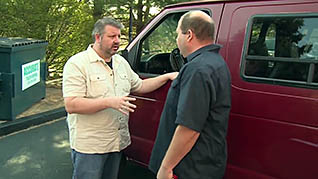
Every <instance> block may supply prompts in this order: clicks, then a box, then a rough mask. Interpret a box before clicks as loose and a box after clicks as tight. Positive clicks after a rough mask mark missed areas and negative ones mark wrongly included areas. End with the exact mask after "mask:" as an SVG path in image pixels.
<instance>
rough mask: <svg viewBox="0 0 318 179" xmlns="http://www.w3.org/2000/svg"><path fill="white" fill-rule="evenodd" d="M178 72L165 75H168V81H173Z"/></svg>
mask: <svg viewBox="0 0 318 179" xmlns="http://www.w3.org/2000/svg"><path fill="white" fill-rule="evenodd" d="M178 74H179V72H171V73H167V74H166V75H168V77H169V79H170V80H174V79H176V78H177V76H178Z"/></svg>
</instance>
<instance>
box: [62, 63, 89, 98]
mask: <svg viewBox="0 0 318 179" xmlns="http://www.w3.org/2000/svg"><path fill="white" fill-rule="evenodd" d="M85 84H86V77H85V76H84V74H83V72H82V70H81V69H80V67H79V65H78V64H77V63H74V60H72V59H70V60H69V61H68V62H67V63H66V64H65V66H64V69H63V97H74V96H76V97H84V96H86V85H85Z"/></svg>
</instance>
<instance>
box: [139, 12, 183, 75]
mask: <svg viewBox="0 0 318 179" xmlns="http://www.w3.org/2000/svg"><path fill="white" fill-rule="evenodd" d="M183 14H184V12H182V13H174V14H169V15H167V17H166V18H165V19H164V20H163V21H162V22H161V23H160V24H159V26H157V27H156V28H155V29H154V30H153V31H152V32H151V33H150V34H149V35H147V36H146V38H145V39H144V40H143V41H142V44H141V49H142V51H141V58H140V62H139V68H138V71H139V72H143V73H153V74H163V73H167V72H172V71H173V70H172V67H171V65H170V61H169V57H170V53H171V51H172V50H173V49H175V48H177V43H176V37H177V33H176V28H177V26H178V21H179V19H180V17H181V16H182V15H183Z"/></svg>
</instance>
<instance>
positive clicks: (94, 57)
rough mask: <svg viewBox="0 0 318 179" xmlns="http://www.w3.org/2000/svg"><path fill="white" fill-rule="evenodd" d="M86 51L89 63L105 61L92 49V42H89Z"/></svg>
mask: <svg viewBox="0 0 318 179" xmlns="http://www.w3.org/2000/svg"><path fill="white" fill-rule="evenodd" d="M87 52H88V56H89V61H90V62H91V63H94V62H99V61H101V62H105V61H104V59H102V58H101V57H100V56H99V55H98V54H97V53H96V51H95V50H94V49H93V44H90V45H89V46H88V47H87Z"/></svg>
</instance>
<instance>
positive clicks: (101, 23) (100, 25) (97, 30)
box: [92, 17, 124, 41]
mask: <svg viewBox="0 0 318 179" xmlns="http://www.w3.org/2000/svg"><path fill="white" fill-rule="evenodd" d="M106 25H111V26H113V27H116V28H118V29H122V28H124V26H123V25H122V24H121V23H120V22H118V21H117V20H115V19H113V18H111V17H104V18H102V19H99V20H97V21H96V23H95V25H94V29H93V32H92V37H93V41H95V35H96V34H100V35H101V34H103V33H105V32H104V30H105V26H106Z"/></svg>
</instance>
